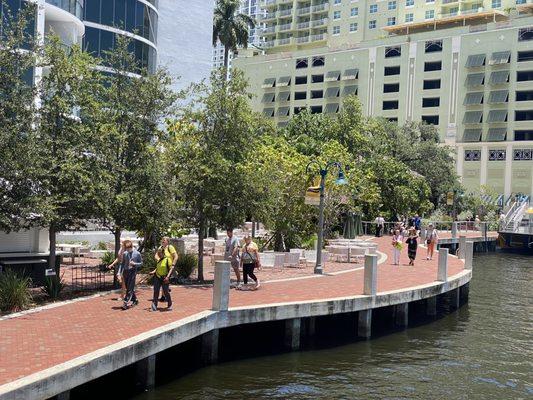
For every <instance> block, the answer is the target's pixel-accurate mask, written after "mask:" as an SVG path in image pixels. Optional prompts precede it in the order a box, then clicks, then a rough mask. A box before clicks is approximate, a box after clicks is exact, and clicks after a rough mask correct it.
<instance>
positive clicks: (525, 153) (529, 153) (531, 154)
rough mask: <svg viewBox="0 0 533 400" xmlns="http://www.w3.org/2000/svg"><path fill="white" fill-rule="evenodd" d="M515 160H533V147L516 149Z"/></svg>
mask: <svg viewBox="0 0 533 400" xmlns="http://www.w3.org/2000/svg"><path fill="white" fill-rule="evenodd" d="M513 160H514V161H528V160H533V149H514V150H513Z"/></svg>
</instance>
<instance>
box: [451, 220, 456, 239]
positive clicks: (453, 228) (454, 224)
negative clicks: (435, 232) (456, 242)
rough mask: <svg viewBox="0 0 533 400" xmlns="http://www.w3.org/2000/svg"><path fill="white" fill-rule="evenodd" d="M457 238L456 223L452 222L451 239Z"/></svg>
mask: <svg viewBox="0 0 533 400" xmlns="http://www.w3.org/2000/svg"><path fill="white" fill-rule="evenodd" d="M456 237H457V222H452V238H453V239H455V238H456Z"/></svg>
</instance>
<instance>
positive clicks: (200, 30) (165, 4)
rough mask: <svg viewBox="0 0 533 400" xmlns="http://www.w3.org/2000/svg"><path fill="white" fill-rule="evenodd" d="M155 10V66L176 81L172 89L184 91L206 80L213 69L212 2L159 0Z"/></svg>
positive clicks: (205, 0) (203, 0)
mask: <svg viewBox="0 0 533 400" xmlns="http://www.w3.org/2000/svg"><path fill="white" fill-rule="evenodd" d="M158 8H159V23H158V50H159V57H158V59H159V60H158V63H159V65H161V66H163V67H165V68H167V69H168V70H169V72H170V73H171V75H172V76H173V78H175V79H174V82H173V85H174V88H175V89H176V90H179V89H184V88H186V87H187V86H189V85H190V84H191V83H193V82H200V81H201V80H202V79H205V78H208V77H209V74H210V73H211V70H212V64H211V54H212V51H213V45H212V39H211V35H212V29H211V28H210V26H211V24H210V21H212V20H213V3H212V2H211V1H207V0H202V1H190V0H159V7H158ZM184 10H185V11H184ZM199 21H201V23H199ZM178 78H179V79H178Z"/></svg>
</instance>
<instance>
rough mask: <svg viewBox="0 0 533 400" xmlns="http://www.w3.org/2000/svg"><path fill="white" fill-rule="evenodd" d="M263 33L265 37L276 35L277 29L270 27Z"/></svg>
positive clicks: (263, 30)
mask: <svg viewBox="0 0 533 400" xmlns="http://www.w3.org/2000/svg"><path fill="white" fill-rule="evenodd" d="M261 32H262V33H263V35H270V34H273V33H276V27H275V26H269V27H266V28H263V29H262V30H261Z"/></svg>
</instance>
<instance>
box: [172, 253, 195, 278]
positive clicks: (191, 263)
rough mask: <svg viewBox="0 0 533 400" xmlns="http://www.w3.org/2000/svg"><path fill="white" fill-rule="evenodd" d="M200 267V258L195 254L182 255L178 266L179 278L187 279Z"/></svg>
mask: <svg viewBox="0 0 533 400" xmlns="http://www.w3.org/2000/svg"><path fill="white" fill-rule="evenodd" d="M197 267H198V257H196V256H195V255H193V254H180V255H179V258H178V263H177V264H176V272H177V274H178V277H179V278H183V279H187V278H188V277H189V276H191V274H192V273H193V272H194V270H195V269H196V268H197Z"/></svg>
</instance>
